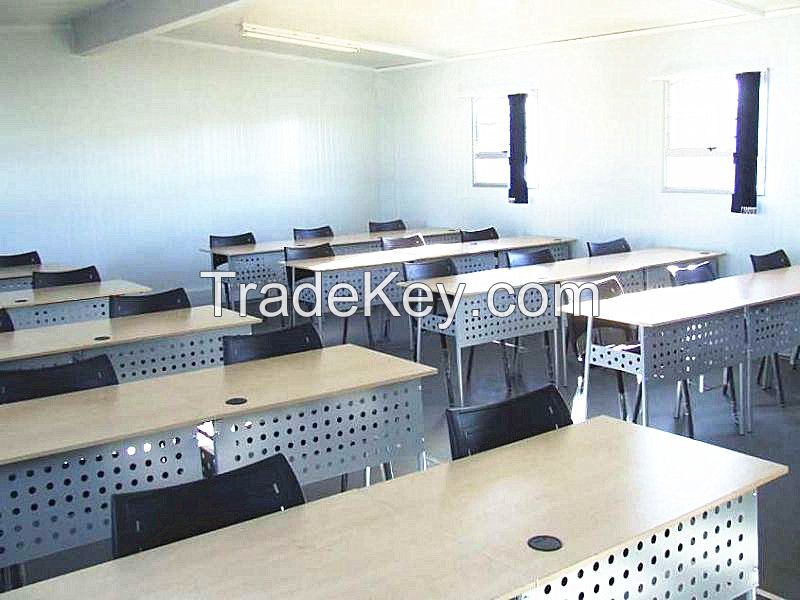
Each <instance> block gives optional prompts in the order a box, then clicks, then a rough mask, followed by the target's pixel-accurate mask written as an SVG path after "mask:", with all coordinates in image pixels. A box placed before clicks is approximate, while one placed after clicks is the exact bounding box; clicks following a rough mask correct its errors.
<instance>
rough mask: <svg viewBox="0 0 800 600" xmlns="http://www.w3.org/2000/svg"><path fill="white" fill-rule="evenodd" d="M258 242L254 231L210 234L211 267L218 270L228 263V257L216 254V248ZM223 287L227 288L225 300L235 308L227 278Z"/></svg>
mask: <svg viewBox="0 0 800 600" xmlns="http://www.w3.org/2000/svg"><path fill="white" fill-rule="evenodd" d="M255 243H256V236H255V235H254V234H253V232H252V231H248V232H247V233H240V234H237V235H210V236H208V246H209V248H211V269H212V270H214V271H216V270H217V269H218V268H219V267H221V266H222V265H225V264H228V257H227V256H224V255H222V254H214V248H222V247H225V246H250V245H252V244H255ZM222 289H223V290H225V301H226V305H227V306H228V308H229V309H231V310H233V301H232V300H231V286H230V282H229V281H228V280H226V279H223V280H222Z"/></svg>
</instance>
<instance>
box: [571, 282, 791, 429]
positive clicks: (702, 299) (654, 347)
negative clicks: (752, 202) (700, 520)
mask: <svg viewBox="0 0 800 600" xmlns="http://www.w3.org/2000/svg"><path fill="white" fill-rule="evenodd" d="M574 310H575V309H574V307H564V311H565V312H574ZM587 310H588V307H587V306H586V305H584V306H583V307H582V311H583V312H584V314H586V311H587ZM598 318H600V319H604V320H608V321H614V322H617V323H625V324H628V325H633V326H635V327H637V328H638V329H639V341H640V342H641V344H642V349H641V354H634V353H630V352H625V351H624V350H618V351H617V350H609V348H608V347H606V346H603V345H594V344H593V345H592V348H591V353H590V359H589V360H588V361H587V363H586V367H587V369H586V371H587V372H586V374H585V378H584V382H585V384H584V385H586V382H588V371H589V369H588V366H589V365H590V364H599V365H602V366H605V367H608V368H614V369H617V370H622V371H625V372H628V373H633V374H635V375H637V376H640V377H642V383H643V386H642V387H643V393H642V413H643V422H644V423H646V422H647V420H646V393H645V388H646V385H645V384H646V382H647V381H648V380H649V379H652V378H653V377H658V378H672V379H686V378H688V377H693V376H696V375H703V374H705V373H707V372H709V371H711V370H713V369H719V368H720V367H725V366H731V365H735V364H737V363H738V364H739V365H740V366H741V368H740V379H741V380H742V386H741V387H742V389H743V391H744V394H743V395H742V394H740V398H738V400H741V401H742V403H743V408H744V410H743V411H741V412H740V414H743V415H744V419H740V425H739V426H740V433H744V432H745V430H746V431H752V394H751V386H752V377H751V367H752V361H753V359H756V358H761V357H763V356H769V355H771V354H773V353H775V352H780V351H783V350H786V349H788V348H793V347H794V346H796V345H797V344H798V343H800V267H788V268H785V269H777V270H774V271H765V272H761V273H748V274H745V275H737V276H734V277H723V278H720V279H717V280H715V281H710V282H707V283H697V284H693V285H686V286H681V287H677V288H665V289H657V290H648V291H645V292H640V293H636V294H624V295H622V296H619V297H617V298H613V299H611V300H603V301H601V302H600V312H599V315H598ZM589 326H590V327H591V323H590V325H589ZM584 392H585V389H584Z"/></svg>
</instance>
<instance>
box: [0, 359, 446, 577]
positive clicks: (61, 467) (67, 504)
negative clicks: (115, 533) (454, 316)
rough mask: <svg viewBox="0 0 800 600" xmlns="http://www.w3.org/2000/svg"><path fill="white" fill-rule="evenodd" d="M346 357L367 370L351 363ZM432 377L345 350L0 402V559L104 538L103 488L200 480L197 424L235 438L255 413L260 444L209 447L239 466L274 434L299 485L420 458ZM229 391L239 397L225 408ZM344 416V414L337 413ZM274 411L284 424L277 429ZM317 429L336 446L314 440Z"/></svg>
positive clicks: (1, 562)
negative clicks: (264, 427)
mask: <svg viewBox="0 0 800 600" xmlns="http://www.w3.org/2000/svg"><path fill="white" fill-rule="evenodd" d="M357 364H362V365H363V364H369V365H370V369H369V370H365V369H353V365H357ZM435 373H436V370H435V369H432V368H430V367H425V366H423V365H418V364H416V363H412V362H409V361H406V360H402V359H399V358H395V357H392V356H388V355H385V354H380V353H377V352H374V351H371V350H367V349H364V348H359V347H357V346H350V345H347V346H337V347H334V348H328V349H324V350H319V351H312V352H307V353H302V354H294V355H290V356H284V357H279V358H273V359H267V360H262V361H254V362H249V363H242V364H238V365H232V366H229V367H219V368H214V369H206V370H203V371H195V372H191V373H183V374H180V375H172V376H168V377H163V378H160V379H149V380H145V381H139V382H135V383H127V384H124V385H119V386H110V387H106V388H100V389H95V390H89V391H85V392H78V393H75V394H66V395H63V396H53V397H50V398H41V399H37V400H29V401H27V402H20V403H15V404H8V405H4V406H0V423H3V425H4V428H3V429H4V431H3V436H2V439H0V499H1V500H2V503H1V504H0V523H2V524H3V526H2V527H0V529H2V530H3V535H2V536H0V567H2V566H7V565H10V564H16V563H18V562H21V561H26V560H30V559H32V558H37V557H41V556H46V555H48V554H51V553H53V552H58V551H63V550H67V549H69V548H73V547H76V546H80V545H83V544H86V543H90V542H92V541H97V540H101V539H105V538H108V537H109V535H110V529H109V526H110V523H109V501H110V498H111V495H112V494H113V493H117V492H119V493H122V492H126V491H136V490H142V489H150V488H153V487H159V486H162V487H163V486H169V485H175V484H177V483H181V482H185V481H191V480H195V479H199V478H200V477H201V476H202V472H201V458H200V452H199V450H198V446H197V442H196V440H195V439H194V436H195V427H196V426H197V425H199V424H200V423H203V422H207V421H213V422H214V425H215V428H216V429H217V430H220V429H223V428H228V427H230V425H232V424H240V425H241V430H242V435H243V436H244V435H246V428H245V427H244V425H243V424H244V423H245V422H253V423H256V424H257V423H258V420H259V419H261V418H263V419H264V420H265V421H267V422H268V427H269V428H270V430H269V431H270V440H269V444H268V445H265V444H262V443H261V442H260V441H259V440H258V439H256V440H255V443H253V442H251V443H246V442H245V440H244V438H243V437H236V436H228V437H227V438H226V439H225V442H223V443H222V444H220V445H219V446H217V447H216V448H215V450H216V452H217V454H218V456H221V457H222V461H223V464H224V465H231V466H241V464H245V463H246V462H248V461H249V460H250V457H248V456H247V455H246V453H247V452H248V451H250V450H255V451H256V452H257V454H258V456H257V457H256V458H261V457H262V456H267V455H271V454H274V451H273V449H272V445H273V444H275V443H279V444H281V445H284V446H286V448H285V449H283V450H282V452H283V453H284V454H285V455H286V456H287V458H288V459H289V460H290V462H291V463H292V466H293V468H294V469H295V471H296V472H297V474H298V477H299V479H300V480H301V482H302V483H304V484H305V483H309V482H311V481H315V480H317V479H320V478H324V477H326V476H331V475H328V473H334V474H337V475H338V474H341V473H343V472H350V471H353V470H356V469H360V468H364V467H365V466H377V465H378V464H380V463H381V462H384V461H386V460H390V459H391V458H394V457H395V456H398V455H410V456H418V455H420V454H421V453H422V452H423V451H424V441H423V428H422V401H421V396H420V395H419V383H420V379H421V378H422V377H426V376H429V375H432V374H435ZM402 390H405V392H404V393H402V394H401V393H400V392H401V391H402ZM395 391H397V392H398V393H397V395H395ZM232 397H245V398H247V399H248V402H247V403H246V404H244V405H239V406H231V405H228V404H226V400H228V399H229V398H232ZM359 399H364V403H363V404H362V403H361V402H360V401H359ZM351 400H352V401H353V406H350V404H349V403H350V401H351ZM336 405H341V409H335V408H334V407H336ZM395 405H397V406H395ZM326 406H328V407H331V408H330V410H325V407H326ZM384 406H386V407H388V408H387V410H383V407H384ZM373 410H375V411H376V413H375V414H373ZM312 411H318V414H319V416H318V417H312V416H311V412H312ZM362 412H364V413H366V414H363V415H362V414H361V413H362ZM302 413H305V416H302ZM345 414H352V415H354V416H353V419H349V418H344V419H343V422H342V423H340V422H338V420H337V419H338V417H342V416H344V415H345ZM287 415H291V419H288V420H287V419H286V416H287ZM273 417H280V420H281V427H280V428H279V429H280V431H279V435H278V436H276V437H275V438H273V436H272V419H273ZM324 419H329V420H331V423H329V424H325V423H324V422H323V420H324ZM315 422H317V423H318V426H316V427H314V426H313V423H315ZM304 424H305V425H307V430H305V431H304V429H305V428H304V427H303V425H304ZM351 427H352V428H354V429H355V430H356V431H354V432H350V431H349V429H350V428H351ZM362 427H364V428H365V429H362ZM289 429H291V430H289ZM339 432H342V434H341V435H339ZM328 433H330V434H331V437H332V439H333V441H328V440H327V439H324V438H325V436H326V434H328ZM315 436H319V437H320V438H323V439H319V440H314V437H315ZM234 438H236V440H237V441H234ZM239 442H241V443H242V446H240V445H239ZM351 442H352V443H353V445H350V443H351ZM341 443H345V444H346V448H344V449H341V448H338V444H341ZM292 447H294V450H292V449H291V448H292ZM263 448H265V449H266V450H267V452H265V453H263V454H262V449H263ZM329 448H330V450H328V449H329ZM315 450H322V452H321V453H320V454H321V455H322V457H320V455H318V454H316V453H315ZM237 454H239V455H242V458H241V460H238V461H237V460H236V458H235V457H236V455H237ZM354 454H355V458H351V456H352V455H354ZM329 462H330V463H331V464H328V463H329Z"/></svg>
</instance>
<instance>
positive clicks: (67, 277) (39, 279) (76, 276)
mask: <svg viewBox="0 0 800 600" xmlns="http://www.w3.org/2000/svg"><path fill="white" fill-rule="evenodd" d="M99 281H100V273H98V272H97V267H95V266H91V267H84V268H83V269H75V270H73V271H36V272H34V273H33V289H35V290H36V289H39V288H46V287H60V286H63V285H81V284H83V283H98V282H99Z"/></svg>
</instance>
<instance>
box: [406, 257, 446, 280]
mask: <svg viewBox="0 0 800 600" xmlns="http://www.w3.org/2000/svg"><path fill="white" fill-rule="evenodd" d="M451 275H458V269H457V268H456V264H455V263H454V262H453V261H452V260H451V259H449V258H442V259H436V260H419V261H414V262H405V263H403V278H404V279H405V280H406V281H419V280H420V279H432V278H434V277H450V276H451Z"/></svg>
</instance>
